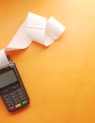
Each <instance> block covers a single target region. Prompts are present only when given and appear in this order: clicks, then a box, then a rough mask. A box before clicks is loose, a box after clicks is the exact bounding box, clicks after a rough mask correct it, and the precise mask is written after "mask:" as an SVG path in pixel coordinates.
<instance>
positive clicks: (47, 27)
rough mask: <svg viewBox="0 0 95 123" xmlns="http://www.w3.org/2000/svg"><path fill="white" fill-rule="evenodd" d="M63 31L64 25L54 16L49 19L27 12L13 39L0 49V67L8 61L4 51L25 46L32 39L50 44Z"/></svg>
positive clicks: (45, 44)
mask: <svg viewBox="0 0 95 123" xmlns="http://www.w3.org/2000/svg"><path fill="white" fill-rule="evenodd" d="M64 31H65V26H63V25H62V24H61V23H60V22H58V21H57V20H56V19H55V18H54V17H50V18H49V19H47V18H45V17H42V16H39V15H36V14H34V13H31V12H29V13H28V15H27V17H26V19H25V20H24V22H23V23H22V25H21V26H20V28H19V29H18V31H17V32H16V34H15V35H14V37H13V39H12V40H11V41H10V43H9V44H8V45H7V46H6V48H4V49H2V50H0V58H1V59H0V67H1V66H3V65H6V64H8V63H9V61H8V59H7V56H6V51H10V50H20V49H25V48H27V47H28V46H29V45H30V44H31V43H32V41H35V42H37V43H40V44H42V45H44V46H49V45H51V44H52V43H53V42H54V41H55V40H57V39H58V38H59V37H60V35H61V34H62V33H63V32H64Z"/></svg>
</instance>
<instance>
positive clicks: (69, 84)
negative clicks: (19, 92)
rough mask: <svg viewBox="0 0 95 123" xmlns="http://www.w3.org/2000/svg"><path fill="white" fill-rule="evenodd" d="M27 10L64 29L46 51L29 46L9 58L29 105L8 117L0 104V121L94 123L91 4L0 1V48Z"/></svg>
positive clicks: (80, 0) (94, 17) (85, 0)
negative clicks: (54, 19)
mask: <svg viewBox="0 0 95 123" xmlns="http://www.w3.org/2000/svg"><path fill="white" fill-rule="evenodd" d="M29 11H31V12H33V13H36V14H39V15H41V16H44V17H47V18H49V17H50V16H51V15H52V16H54V17H55V18H56V19H57V20H59V21H60V22H61V23H62V24H64V25H65V26H66V28H67V29H66V31H65V32H64V34H63V35H62V36H61V37H60V38H59V39H58V40H57V41H55V42H54V43H53V44H52V45H51V46H49V47H44V46H42V45H40V44H37V43H35V42H33V43H32V44H31V46H29V48H28V49H26V50H21V51H17V52H9V53H8V54H10V56H11V57H12V59H13V60H14V62H15V63H16V65H17V67H18V69H19V72H20V74H21V77H22V79H23V83H24V85H25V87H26V89H27V91H28V94H29V97H30V99H31V103H30V105H29V106H27V107H26V108H24V109H23V110H20V111H18V112H16V113H13V114H12V113H9V112H8V111H7V110H6V108H5V106H4V104H3V102H2V100H1V99H0V122H1V123H95V0H47V1H46V0H3V1H2V2H1V1H0V48H1V49H2V48H4V47H5V46H6V45H7V44H8V43H9V42H10V40H11V39H12V37H13V36H14V34H15V32H16V31H17V30H18V28H19V27H20V25H21V23H22V22H23V21H24V19H25V18H26V16H27V14H28V12H29ZM0 59H1V58H0Z"/></svg>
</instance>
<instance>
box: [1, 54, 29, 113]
mask: <svg viewBox="0 0 95 123" xmlns="http://www.w3.org/2000/svg"><path fill="white" fill-rule="evenodd" d="M8 59H9V64H7V65H5V66H2V67H1V68H0V96H1V98H2V100H3V102H4V104H5V105H6V107H7V109H8V111H9V112H13V111H16V110H18V109H20V108H22V107H24V106H26V105H28V104H29V96H28V94H27V92H26V89H25V87H24V85H23V82H22V80H21V77H20V75H19V72H18V70H17V68H16V65H15V64H14V63H13V62H12V60H11V58H10V57H9V56H8Z"/></svg>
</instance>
